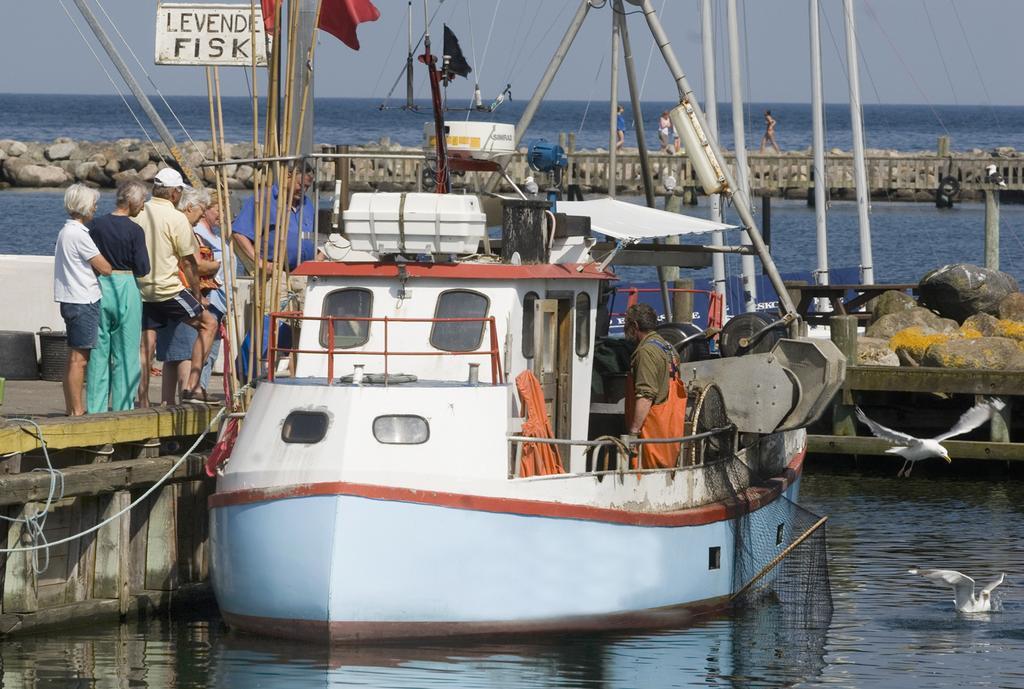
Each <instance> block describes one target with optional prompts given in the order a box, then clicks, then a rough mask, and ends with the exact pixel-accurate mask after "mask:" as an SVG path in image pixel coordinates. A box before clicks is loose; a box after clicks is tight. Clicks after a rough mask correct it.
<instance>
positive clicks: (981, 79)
mask: <svg viewBox="0 0 1024 689" xmlns="http://www.w3.org/2000/svg"><path fill="white" fill-rule="evenodd" d="M949 4H950V6H952V8H953V14H954V15H956V22H957V24H959V25H960V33H961V34H963V37H964V43H965V44H966V45H967V53H968V54H969V55H970V56H971V63H972V64H973V65H974V71H975V72H977V74H978V83H979V84H981V90H982V91H984V93H985V104H986V105H988V109H989V112H990V113H992V121H993V122H995V124H996V126H997V127H998V126H999V118H998V117H996V109H995V108H994V107H992V96H990V95H989V93H988V86H986V85H985V77H984V75H982V73H981V68H980V67H978V58H976V57H975V56H974V48H972V47H971V39H969V38H968V37H967V29H966V28H964V22H963V20H962V19H960V12H959V11H958V10H957V9H956V3H955V2H953V1H952V0H950V3H949Z"/></svg>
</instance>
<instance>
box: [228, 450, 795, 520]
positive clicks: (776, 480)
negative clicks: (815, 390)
mask: <svg viewBox="0 0 1024 689" xmlns="http://www.w3.org/2000/svg"><path fill="white" fill-rule="evenodd" d="M806 453H807V450H806V448H805V449H804V450H801V451H800V452H798V453H797V454H796V455H795V456H794V457H793V459H792V460H791V461H790V462H789V465H788V466H787V467H786V468H785V469H784V470H783V471H782V473H781V474H779V475H778V476H776V477H773V478H771V479H769V480H767V481H765V482H764V483H763V484H761V485H757V486H751V487H750V488H748V489H747V490H746V491H744V492H743V493H742V494H741V495H740V496H738V497H737V498H735V499H730V500H727V501H722V502H716V503H712V504H710V505H702V506H700V507H694V508H691V509H687V510H678V511H675V512H656V513H650V512H636V511H631V510H622V509H612V508H607V507H591V506H589V505H570V504H566V503H560V502H550V501H543V500H523V499H519V498H499V497H490V496H483V495H467V494H463V493H444V492H438V491H429V490H416V489H413V488H399V487H395V486H378V485H368V484H361V483H348V482H345V481H333V482H328V483H308V484H302V485H296V486H286V487H283V488H253V489H249V490H237V491H231V492H229V493H216V494H214V495H211V496H210V497H209V501H208V504H209V507H210V509H216V508H218V507H227V506H230V505H246V504H250V503H256V502H267V501H270V500H287V499H289V498H300V497H309V496H316V495H348V496H353V497H361V498H369V499H371V500H390V501H394V502H412V503H417V504H423V505H437V506H439V507H448V508H454V509H461V510H473V511H477V512H497V513H503V514H518V515H523V516H530V517H550V518H554V519H580V520H585V521H596V522H606V523H611V524H626V525H630V526H658V527H675V526H700V525H702V524H711V523H714V522H719V521H723V520H726V519H734V518H736V517H738V516H741V515H743V514H747V513H749V512H753V511H755V510H757V509H760V508H761V507H763V506H764V505H767V504H769V503H770V502H772V501H773V500H775V499H776V498H778V497H779V495H781V494H782V492H783V491H785V490H786V488H788V487H789V486H790V485H791V484H792V483H793V482H794V481H796V479H797V478H799V476H800V474H801V472H802V471H803V462H804V457H805V455H806Z"/></svg>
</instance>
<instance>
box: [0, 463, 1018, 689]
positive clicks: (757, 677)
mask: <svg viewBox="0 0 1024 689" xmlns="http://www.w3.org/2000/svg"><path fill="white" fill-rule="evenodd" d="M823 461H825V460H823ZM819 467H820V465H819ZM892 473H895V465H893V472H892ZM802 502H803V504H804V505H805V506H807V507H809V508H810V509H812V510H815V511H817V512H818V513H821V514H828V515H830V517H831V518H830V521H829V522H828V529H829V532H828V537H829V539H828V540H829V547H830V557H831V579H832V591H833V596H834V601H835V613H834V614H833V616H832V619H831V623H830V624H829V625H828V626H827V628H821V629H815V628H813V627H811V628H808V627H807V626H794V625H792V624H790V623H788V622H787V621H786V620H787V618H786V617H784V616H783V615H782V614H781V613H780V611H779V609H778V608H775V607H772V606H770V605H766V606H762V607H759V608H757V609H754V610H750V611H748V612H746V613H744V614H731V615H724V616H719V617H714V618H711V619H707V620H705V621H704V622H702V623H701V624H698V625H697V626H695V627H691V628H688V629H679V630H665V631H660V632H657V633H644V634H630V635H622V634H618V635H605V636H572V637H552V638H542V639H537V640H532V639H531V640H528V641H515V642H508V643H500V642H486V643H467V642H459V643H451V644H423V643H419V644H415V645H401V646H383V647H357V648H338V649H335V650H334V651H331V652H328V651H326V650H324V649H320V648H317V647H315V646H309V645H303V644H293V643H288V642H281V641H266V640H262V639H257V638H253V637H246V636H243V635H237V634H233V633H231V632H229V631H228V630H227V629H226V628H225V627H224V625H223V623H222V622H221V620H220V618H219V617H218V616H217V614H216V612H215V611H208V612H199V613H194V614H192V615H191V616H189V617H187V618H180V617H179V618H177V619H175V620H156V621H150V622H148V623H144V624H132V625H123V626H120V627H119V626H113V625H110V626H102V627H97V628H95V629H90V630H85V631H78V632H66V633H61V634H49V635H46V636H36V637H22V638H19V639H17V640H14V641H8V642H6V643H4V644H2V645H0V661H2V668H3V686H4V687H140V688H141V687H149V688H152V689H165V688H170V687H208V686H210V687H239V688H242V687H268V688H275V687H282V688H284V687H289V688H291V687H326V686H366V687H425V688H429V687H442V686H443V687H465V688H470V689H471V688H476V687H525V688H532V687H624V688H625V687H628V688H632V687H651V688H656V687H690V686H702V687H709V686H710V687H780V686H801V687H857V688H862V687H896V688H902V687H907V688H911V687H912V688H914V689H918V688H925V687H1024V655H1022V652H1024V592H1022V588H1021V586H1020V582H1021V581H1024V579H1021V576H1022V573H1024V543H1022V541H1021V538H1020V534H1021V533H1022V532H1024V482H1019V481H1005V480H1003V479H998V478H995V479H991V480H966V479H962V478H961V479H929V478H927V477H925V476H922V477H920V478H918V477H915V478H914V479H911V480H896V479H895V478H892V477H889V476H886V477H879V476H870V477H857V476H850V475H843V476H834V475H825V474H822V473H820V472H819V473H816V471H815V469H814V467H812V469H811V472H810V475H809V476H807V477H806V478H805V480H804V484H803V498H802ZM913 565H919V566H921V567H949V568H953V569H960V570H962V571H964V572H965V573H968V574H970V575H974V576H976V578H979V579H981V580H983V581H984V580H987V579H988V577H990V576H993V575H997V574H998V573H999V572H1006V573H1007V575H1008V581H1007V583H1006V584H1005V585H1004V586H1003V587H1001V588H1000V589H997V592H1001V604H1002V610H1001V611H1000V612H996V613H987V614H977V615H961V614H958V613H956V612H955V611H954V610H953V606H952V593H951V591H950V590H947V589H944V588H941V587H938V586H935V585H933V584H931V583H930V582H928V581H926V580H924V579H921V578H919V577H914V576H911V575H909V574H907V573H906V569H907V568H908V567H909V566H913Z"/></svg>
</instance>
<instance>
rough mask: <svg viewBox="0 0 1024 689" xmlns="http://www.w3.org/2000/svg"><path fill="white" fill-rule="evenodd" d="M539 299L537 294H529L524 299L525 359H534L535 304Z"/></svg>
mask: <svg viewBox="0 0 1024 689" xmlns="http://www.w3.org/2000/svg"><path fill="white" fill-rule="evenodd" d="M538 298H539V297H538V296H537V293H536V292H527V293H526V296H525V297H523V357H524V358H526V359H532V358H533V346H534V342H533V304H534V302H536V301H537V299H538Z"/></svg>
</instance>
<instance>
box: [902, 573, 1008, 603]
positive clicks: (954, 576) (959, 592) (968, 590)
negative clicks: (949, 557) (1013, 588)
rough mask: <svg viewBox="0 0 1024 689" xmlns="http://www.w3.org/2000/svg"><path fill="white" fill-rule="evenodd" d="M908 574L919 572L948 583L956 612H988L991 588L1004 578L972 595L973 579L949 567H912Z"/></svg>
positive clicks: (938, 581)
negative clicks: (951, 588)
mask: <svg viewBox="0 0 1024 689" xmlns="http://www.w3.org/2000/svg"><path fill="white" fill-rule="evenodd" d="M907 571H908V572H909V573H910V574H920V575H921V576H923V577H924V578H925V579H928V580H929V581H934V582H935V583H936V584H949V585H950V586H952V587H953V601H954V603H955V605H956V609H957V612H990V611H991V610H992V589H994V588H995V587H996V586H999V585H1000V584H1001V583H1003V581H1004V580H1005V579H1006V575H1005V574H1000V575H999V578H998V579H996V580H995V581H993V582H992V583H991V584H989V585H988V586H986V587H985V588H983V589H982V590H981V593H979V594H978V595H974V579H971V578H970V577H969V576H967V575H966V574H961V573H960V572H955V571H953V570H951V569H918V568H916V567H914V568H913V569H909V570H907Z"/></svg>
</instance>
